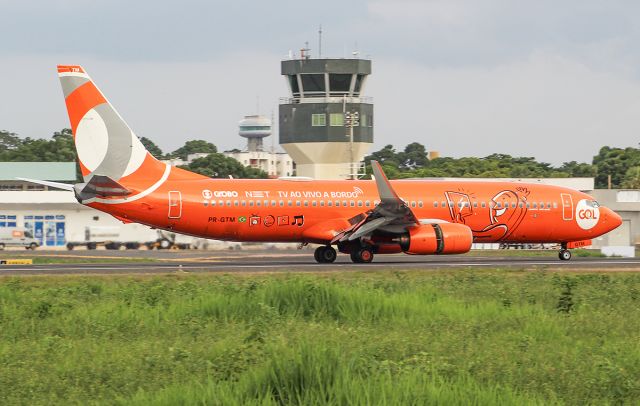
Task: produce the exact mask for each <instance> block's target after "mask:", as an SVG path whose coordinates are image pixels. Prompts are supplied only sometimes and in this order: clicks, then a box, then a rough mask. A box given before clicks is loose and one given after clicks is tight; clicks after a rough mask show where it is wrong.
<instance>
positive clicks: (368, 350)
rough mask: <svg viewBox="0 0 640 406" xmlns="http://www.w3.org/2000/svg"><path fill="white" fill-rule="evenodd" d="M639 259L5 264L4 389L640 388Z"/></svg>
mask: <svg viewBox="0 0 640 406" xmlns="http://www.w3.org/2000/svg"><path fill="white" fill-rule="evenodd" d="M639 402H640V275H639V274H635V273H609V274H597V273H582V274H570V273H566V272H563V273H562V274H555V273H548V272H544V271H536V272H533V271H530V272H525V271H507V270H492V271H486V270H458V271H446V272H444V271H443V272H428V273H420V272H401V271H400V272H399V271H393V270H389V271H386V272H352V273H342V274H331V275H329V276H325V275H302V274H288V275H287V274H285V275H282V274H278V275H238V276H232V275H224V276H215V275H208V276H206V275H205V276H191V275H183V276H176V275H171V276H169V275H168V276H163V277H154V278H152V277H139V278H134V277H95V278H87V277H68V278H67V277H64V278H61V277H55V278H54V277H49V278H47V277H37V278H20V279H18V278H16V279H11V278H3V279H0V404H3V405H10V404H43V405H44V404H96V403H97V404H113V403H116V404H139V405H147V404H165V405H174V404H219V405H233V404H239V405H240V404H260V405H269V404H285V405H288V404H335V405H347V404H386V405H394V404H414V405H423V404H460V405H467V404H483V405H484V404H501V405H504V404H513V405H527V404H576V405H578V404H580V405H582V404H625V403H626V404H638V403H639Z"/></svg>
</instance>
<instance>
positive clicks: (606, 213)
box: [600, 207, 622, 234]
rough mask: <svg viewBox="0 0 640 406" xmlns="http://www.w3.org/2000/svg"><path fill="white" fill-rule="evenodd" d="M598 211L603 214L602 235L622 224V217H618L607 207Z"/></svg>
mask: <svg viewBox="0 0 640 406" xmlns="http://www.w3.org/2000/svg"><path fill="white" fill-rule="evenodd" d="M600 210H601V211H602V212H603V216H602V219H603V222H602V224H603V226H604V227H605V230H604V231H603V234H604V233H608V232H609V231H611V230H615V229H616V228H618V227H620V225H621V224H622V217H620V215H618V213H616V212H615V211H613V210H611V209H610V208H608V207H601V208H600Z"/></svg>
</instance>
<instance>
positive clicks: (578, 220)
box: [89, 168, 619, 243]
mask: <svg viewBox="0 0 640 406" xmlns="http://www.w3.org/2000/svg"><path fill="white" fill-rule="evenodd" d="M167 171H169V169H167ZM165 176H166V179H164V180H157V179H151V180H146V181H144V180H137V182H135V183H137V184H139V185H140V187H139V188H136V187H134V186H131V188H132V189H133V190H134V191H135V192H137V193H134V194H133V195H132V197H130V198H117V199H97V200H96V201H95V202H92V203H89V205H90V206H91V207H94V208H96V209H99V210H102V211H105V212H107V213H110V214H113V215H114V216H116V217H117V218H119V219H121V220H123V221H125V222H128V221H131V222H140V223H143V224H147V225H149V226H152V227H157V228H161V229H167V230H174V231H176V232H180V233H184V234H190V235H194V236H199V237H205V238H211V239H221V240H237V241H273V242H316V243H327V242H329V241H331V238H332V236H333V235H335V234H336V233H337V232H340V231H342V230H343V229H346V228H347V227H348V226H349V225H350V224H352V223H350V222H349V219H351V218H354V217H356V216H358V215H360V214H363V213H366V212H368V211H369V210H371V209H373V208H374V207H375V205H376V204H377V203H378V200H377V199H378V190H377V188H376V185H375V182H374V181H365V180H360V181H300V180H235V179H209V178H206V177H203V176H200V175H196V174H194V173H191V172H188V171H184V170H182V169H179V168H170V173H169V174H168V176H167V175H166V172H165ZM392 185H393V188H394V189H395V190H396V191H397V193H398V195H399V196H400V197H401V198H402V199H403V200H404V201H405V202H406V203H407V205H408V206H409V207H410V208H411V210H412V211H413V212H414V213H415V215H416V217H417V218H418V219H420V220H424V221H425V222H433V221H443V222H451V223H461V224H465V225H467V226H468V227H469V228H470V229H471V230H472V232H473V237H474V241H475V242H488V243H489V242H571V241H580V240H586V239H591V238H594V237H597V236H599V235H602V234H604V233H606V232H608V231H610V230H612V229H614V228H615V227H617V226H618V225H619V217H618V216H617V215H616V214H615V213H613V212H612V211H611V210H609V209H607V208H606V207H592V206H588V205H586V204H585V202H588V201H591V197H590V196H588V195H586V194H584V193H582V192H578V191H575V190H572V189H567V188H561V187H556V186H549V185H543V184H527V183H517V182H493V181H435V180H397V181H392ZM140 196H142V197H140Z"/></svg>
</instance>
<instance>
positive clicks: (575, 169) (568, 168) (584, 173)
mask: <svg viewBox="0 0 640 406" xmlns="http://www.w3.org/2000/svg"><path fill="white" fill-rule="evenodd" d="M559 169H560V170H561V171H563V172H566V173H567V174H568V175H569V176H573V177H578V178H592V177H595V176H596V168H595V167H594V166H593V165H590V164H587V163H582V162H581V163H578V162H576V161H571V162H565V163H563V164H562V166H561V167H560V168H559Z"/></svg>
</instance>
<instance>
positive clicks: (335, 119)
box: [329, 113, 344, 127]
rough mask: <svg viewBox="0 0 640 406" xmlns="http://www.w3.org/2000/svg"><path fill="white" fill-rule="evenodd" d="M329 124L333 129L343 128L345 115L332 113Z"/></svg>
mask: <svg viewBox="0 0 640 406" xmlns="http://www.w3.org/2000/svg"><path fill="white" fill-rule="evenodd" d="M329 123H330V125H331V127H343V126H344V115H343V114H342V113H331V114H330V115H329Z"/></svg>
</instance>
